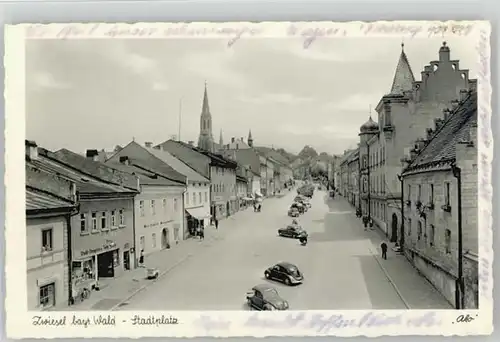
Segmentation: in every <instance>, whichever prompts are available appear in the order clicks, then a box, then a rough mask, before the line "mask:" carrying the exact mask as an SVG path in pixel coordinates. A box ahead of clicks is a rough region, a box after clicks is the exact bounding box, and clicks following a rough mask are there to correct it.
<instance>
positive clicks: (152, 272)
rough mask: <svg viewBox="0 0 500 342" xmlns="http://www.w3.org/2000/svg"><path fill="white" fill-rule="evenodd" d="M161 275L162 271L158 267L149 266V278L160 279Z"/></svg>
mask: <svg viewBox="0 0 500 342" xmlns="http://www.w3.org/2000/svg"><path fill="white" fill-rule="evenodd" d="M159 275H160V271H159V270H158V269H157V268H148V270H147V276H146V277H147V278H148V279H158V276H159Z"/></svg>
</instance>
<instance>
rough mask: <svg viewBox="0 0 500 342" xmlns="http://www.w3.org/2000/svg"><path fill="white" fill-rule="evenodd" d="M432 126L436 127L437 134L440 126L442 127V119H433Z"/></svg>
mask: <svg viewBox="0 0 500 342" xmlns="http://www.w3.org/2000/svg"><path fill="white" fill-rule="evenodd" d="M434 125H435V126H436V129H435V131H436V132H437V131H438V130H439V129H440V128H441V126H442V125H443V119H441V118H436V119H434Z"/></svg>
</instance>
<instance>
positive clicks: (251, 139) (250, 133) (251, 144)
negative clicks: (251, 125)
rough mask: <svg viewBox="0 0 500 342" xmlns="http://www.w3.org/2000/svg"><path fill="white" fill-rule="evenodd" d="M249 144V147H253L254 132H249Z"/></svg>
mask: <svg viewBox="0 0 500 342" xmlns="http://www.w3.org/2000/svg"><path fill="white" fill-rule="evenodd" d="M247 144H248V146H250V147H253V138H252V130H249V131H248V139H247Z"/></svg>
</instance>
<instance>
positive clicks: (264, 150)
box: [255, 146, 290, 166]
mask: <svg viewBox="0 0 500 342" xmlns="http://www.w3.org/2000/svg"><path fill="white" fill-rule="evenodd" d="M255 149H256V150H257V151H258V152H260V153H262V154H265V155H267V156H268V157H270V158H273V159H274V160H276V161H277V162H278V163H280V164H282V165H284V166H288V165H289V164H290V161H289V160H288V159H287V158H285V157H284V156H282V155H281V154H280V153H279V152H277V151H275V150H273V149H272V148H269V147H263V146H256V147H255Z"/></svg>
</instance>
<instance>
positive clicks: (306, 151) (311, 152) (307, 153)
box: [299, 145, 318, 159]
mask: <svg viewBox="0 0 500 342" xmlns="http://www.w3.org/2000/svg"><path fill="white" fill-rule="evenodd" d="M317 156H318V152H316V150H315V149H314V148H312V147H311V146H309V145H306V146H304V148H303V149H302V151H300V152H299V158H301V159H314V158H316V157H317Z"/></svg>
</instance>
